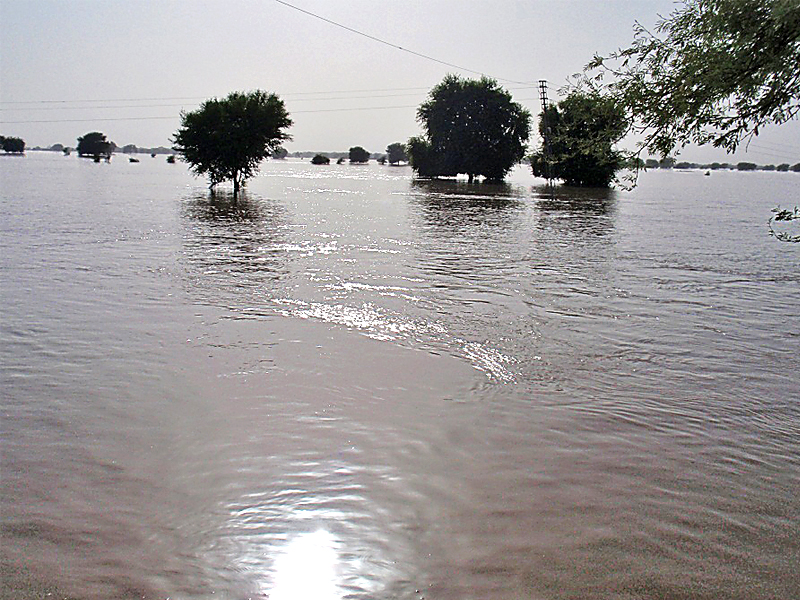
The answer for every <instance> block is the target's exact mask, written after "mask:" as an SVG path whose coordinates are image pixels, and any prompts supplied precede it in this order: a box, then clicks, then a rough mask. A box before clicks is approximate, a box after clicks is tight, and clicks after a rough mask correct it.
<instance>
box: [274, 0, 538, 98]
mask: <svg viewBox="0 0 800 600" xmlns="http://www.w3.org/2000/svg"><path fill="white" fill-rule="evenodd" d="M275 2H277V3H278V4H282V5H283V6H286V7H288V8H291V9H294V10H296V11H298V12H301V13H303V14H306V15H308V16H310V17H314V18H315V19H319V20H320V21H324V22H325V23H329V24H331V25H334V26H336V27H340V28H342V29H344V30H346V31H349V32H351V33H355V34H356V35H360V36H362V37H365V38H367V39H370V40H372V41H374V42H378V43H379V44H384V45H386V46H389V47H390V48H395V49H397V50H402V51H403V52H407V53H408V54H413V55H414V56H418V57H420V58H424V59H425V60H430V61H433V62H435V63H439V64H440V65H445V66H447V67H453V68H454V69H458V70H459V71H466V72H467V73H473V74H475V75H481V76H484V77H485V76H486V74H485V73H482V72H481V71H475V70H474V69H468V68H467V67H462V66H459V65H456V64H453V63H450V62H447V61H444V60H439V59H438V58H434V57H433V56H428V55H427V54H422V53H421V52H416V51H414V50H409V49H408V48H403V47H402V46H398V45H397V44H393V43H392V42H387V41H386V40H383V39H381V38H378V37H375V36H374V35H370V34H368V33H364V32H363V31H359V30H358V29H353V28H352V27H348V26H347V25H342V24H341V23H337V22H336V21H332V20H330V19H327V18H325V17H323V16H321V15H318V14H316V13H313V12H311V11H308V10H305V9H304V8H300V7H299V6H295V5H294V4H289V3H288V2H284V0H275ZM494 79H497V80H498V81H507V82H509V83H519V84H523V85H530V84H531V82H530V81H515V80H513V79H505V78H503V77H494Z"/></svg>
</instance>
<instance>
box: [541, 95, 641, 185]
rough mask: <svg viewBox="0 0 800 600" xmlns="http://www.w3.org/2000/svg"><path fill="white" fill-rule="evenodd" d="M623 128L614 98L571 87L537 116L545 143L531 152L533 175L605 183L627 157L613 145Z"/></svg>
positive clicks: (572, 182)
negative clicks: (545, 111) (554, 103)
mask: <svg viewBox="0 0 800 600" xmlns="http://www.w3.org/2000/svg"><path fill="white" fill-rule="evenodd" d="M627 127H628V122H627V120H626V118H625V112H624V110H623V109H622V108H621V107H620V106H619V105H617V103H616V102H615V101H614V99H613V98H609V97H607V96H606V97H604V96H601V95H600V94H598V93H588V94H587V93H581V92H572V93H570V94H569V95H568V96H567V97H566V98H564V100H562V101H561V102H559V103H558V104H556V105H553V106H550V107H548V109H547V114H546V115H545V114H542V115H541V116H540V118H539V131H540V133H541V135H542V138H543V139H544V138H545V137H546V139H547V142H548V143H547V147H543V148H541V149H540V150H538V151H537V152H535V153H534V154H533V155H532V156H531V168H532V169H533V174H534V175H535V176H537V177H550V178H553V179H561V180H562V181H564V182H565V183H566V184H567V185H574V186H580V187H608V186H609V185H610V184H611V182H612V181H614V178H615V174H616V173H617V171H619V170H620V169H622V168H624V167H625V166H626V165H628V164H629V162H630V161H629V157H627V156H625V155H624V154H623V153H622V152H619V151H617V150H615V149H614V144H616V143H617V142H618V141H619V140H620V139H622V136H623V135H625V132H626V130H627ZM548 129H549V132H548V131H547V130H548Z"/></svg>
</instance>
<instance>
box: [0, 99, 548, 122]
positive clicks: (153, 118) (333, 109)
mask: <svg viewBox="0 0 800 600" xmlns="http://www.w3.org/2000/svg"><path fill="white" fill-rule="evenodd" d="M536 99H537V98H520V99H519V100H518V101H519V102H527V101H531V100H536ZM399 108H418V105H416V104H404V105H401V106H361V107H358V106H355V107H347V108H321V109H313V110H294V111H291V113H290V114H292V115H296V114H313V113H327V112H356V111H368V110H392V109H399ZM179 118H180V115H171V116H150V117H97V118H94V119H41V120H19V121H3V120H0V123H2V124H4V125H21V124H31V123H90V122H93V121H155V120H166V119H179Z"/></svg>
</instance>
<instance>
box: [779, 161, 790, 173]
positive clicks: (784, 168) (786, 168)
mask: <svg viewBox="0 0 800 600" xmlns="http://www.w3.org/2000/svg"><path fill="white" fill-rule="evenodd" d="M776 170H777V171H779V172H781V173H786V172H788V171H789V163H781V164H779V165H778V166H777V167H776Z"/></svg>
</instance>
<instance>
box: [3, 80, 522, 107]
mask: <svg viewBox="0 0 800 600" xmlns="http://www.w3.org/2000/svg"><path fill="white" fill-rule="evenodd" d="M534 87H536V86H530V85H523V86H518V87H509V88H508V89H509V90H528V89H533V88H534ZM411 90H414V91H413V92H412V91H411ZM420 90H430V87H414V88H385V89H375V90H340V91H330V92H294V93H288V94H280V96H281V98H284V99H286V100H287V101H288V100H291V101H292V102H315V101H318V102H319V101H326V102H327V101H332V100H360V99H371V98H396V97H400V96H416V95H418V92H419V91H420ZM393 91H408V93H402V94H377V95H376V94H370V95H368V96H341V97H335V96H334V97H330V98H326V97H320V98H295V97H294V96H312V95H313V96H326V95H328V94H362V93H367V92H393ZM207 99H208V96H194V97H185V98H184V97H173V98H127V99H123V98H119V99H105V100H28V101H24V100H19V101H9V102H0V111H26V110H89V109H94V108H97V109H101V108H102V109H106V108H160V107H170V106H184V104H132V105H127V106H126V105H119V104H114V105H109V106H41V107H39V106H37V107H30V106H28V107H20V108H17V107H11V108H2V105H5V104H15V105H17V104H82V103H87V104H93V103H100V102H155V101H160V100H207Z"/></svg>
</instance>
